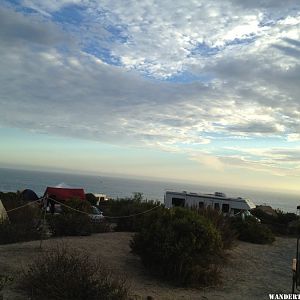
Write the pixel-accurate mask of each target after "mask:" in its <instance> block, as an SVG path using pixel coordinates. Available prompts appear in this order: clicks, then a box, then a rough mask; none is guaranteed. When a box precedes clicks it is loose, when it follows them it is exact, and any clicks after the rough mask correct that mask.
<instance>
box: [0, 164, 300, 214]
mask: <svg viewBox="0 0 300 300" xmlns="http://www.w3.org/2000/svg"><path fill="white" fill-rule="evenodd" d="M60 183H65V184H67V185H68V186H71V187H82V188H84V190H85V192H86V193H87V192H89V193H103V194H106V195H108V196H109V197H112V198H122V197H130V196H132V194H133V193H134V192H141V193H143V195H144V197H145V198H147V199H151V200H159V201H163V197H164V193H165V191H166V190H174V191H183V190H184V191H190V192H200V193H212V192H215V191H219V192H225V193H226V194H227V195H228V196H231V197H243V198H248V199H251V200H252V201H253V202H254V203H255V204H269V205H271V206H272V207H273V208H279V209H281V210H283V211H288V212H296V207H297V205H300V195H299V196H296V195H289V194H281V193H270V192H262V191H254V190H244V189H235V188H224V187H222V188H220V187H218V186H215V187H209V186H201V185H196V184H187V183H174V182H164V181H148V180H137V179H129V178H115V177H105V176H90V175H75V174H67V173H52V172H51V173H50V172H38V171H24V170H12V169H3V168H0V191H2V192H10V191H11V192H15V191H17V190H23V189H26V188H29V189H32V190H34V191H35V192H36V193H37V194H38V195H40V196H41V195H43V194H44V191H45V189H46V187H47V186H56V185H58V184H60Z"/></svg>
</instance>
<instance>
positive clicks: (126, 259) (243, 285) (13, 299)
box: [0, 232, 296, 300]
mask: <svg viewBox="0 0 300 300" xmlns="http://www.w3.org/2000/svg"><path fill="white" fill-rule="evenodd" d="M131 236H132V234H131V233H120V232H115V233H104V234H95V235H92V236H89V237H67V238H63V239H50V240H46V241H44V242H43V250H47V249H48V248H51V247H55V246H56V245H57V244H61V243H64V244H67V245H69V246H71V247H74V248H77V249H82V250H86V251H88V252H89V253H91V255H95V256H100V257H102V258H103V259H104V261H105V262H106V263H107V264H108V265H109V266H110V267H111V268H112V269H113V270H115V271H117V272H121V273H124V274H126V276H127V278H128V279H129V281H130V282H131V290H132V293H131V294H132V295H133V296H134V297H135V299H146V297H147V296H152V297H153V298H154V299H162V300H163V299H170V300H171V299H191V300H192V299H212V300H215V299H226V300H227V299H229V300H230V299H246V300H247V299H249V300H253V299H269V297H268V293H275V292H285V293H290V292H291V285H292V272H291V261H292V258H293V257H294V256H295V251H296V239H294V238H277V240H276V242H275V243H274V244H273V245H254V244H250V243H243V242H238V243H237V246H236V247H234V249H233V250H231V251H230V252H229V260H228V263H227V264H226V266H225V268H224V270H223V284H222V285H221V286H219V287H215V288H210V289H205V290H197V289H183V288H176V287H172V286H170V285H168V284H165V283H163V282H161V281H159V280H156V279H154V278H153V277H152V276H150V275H149V274H147V272H146V271H145V270H144V268H143V266H142V265H141V263H140V260H139V258H138V257H136V256H134V255H133V254H131V253H130V248H129V240H130V239H131ZM40 253H41V250H40V249H39V241H33V242H26V243H18V244H11V245H1V246H0V274H3V273H11V274H14V276H15V277H16V276H17V274H18V273H19V270H20V268H21V267H22V266H26V265H27V264H28V263H30V262H31V261H32V259H34V257H36V256H37V255H39V254H40ZM4 299H6V300H21V299H28V298H27V297H26V296H24V295H21V294H20V293H18V292H17V291H15V290H14V286H13V285H12V286H10V287H8V288H6V290H5V291H4Z"/></svg>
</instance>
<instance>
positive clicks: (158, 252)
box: [130, 208, 223, 286]
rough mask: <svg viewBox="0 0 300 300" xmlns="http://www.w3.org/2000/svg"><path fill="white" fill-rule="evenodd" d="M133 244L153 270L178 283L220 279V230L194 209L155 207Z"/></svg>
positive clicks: (132, 247)
mask: <svg viewBox="0 0 300 300" xmlns="http://www.w3.org/2000/svg"><path fill="white" fill-rule="evenodd" d="M130 246H131V249H132V251H133V253H135V254H137V255H139V256H140V257H141V260H142V263H143V264H144V265H145V266H146V267H147V268H148V269H149V270H150V271H151V272H153V273H154V274H156V275H159V276H161V277H162V278H164V279H166V280H169V281H171V282H173V283H175V284H179V285H197V286H206V285H209V284H214V283H216V282H217V281H218V280H219V275H220V270H219V267H220V263H222V261H220V257H222V252H223V247H222V240H221V236H220V233H219V231H218V230H217V229H216V228H215V226H214V225H213V224H212V223H211V222H210V221H209V220H208V219H206V218H205V217H203V216H200V215H198V214H197V212H195V211H192V210H188V209H183V208H176V209H170V210H168V209H163V208H159V209H156V210H154V212H153V213H152V214H151V216H147V218H145V220H144V222H143V223H142V225H141V228H140V230H139V232H138V233H136V234H135V235H134V237H133V240H132V241H131V243H130Z"/></svg>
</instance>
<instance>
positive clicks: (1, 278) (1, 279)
mask: <svg viewBox="0 0 300 300" xmlns="http://www.w3.org/2000/svg"><path fill="white" fill-rule="evenodd" d="M12 281H13V277H12V276H9V275H2V274H0V293H1V292H2V290H3V289H4V287H5V286H6V285H8V284H10V283H11V282H12ZM0 299H1V294H0Z"/></svg>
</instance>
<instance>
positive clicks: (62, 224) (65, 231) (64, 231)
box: [47, 198, 92, 236]
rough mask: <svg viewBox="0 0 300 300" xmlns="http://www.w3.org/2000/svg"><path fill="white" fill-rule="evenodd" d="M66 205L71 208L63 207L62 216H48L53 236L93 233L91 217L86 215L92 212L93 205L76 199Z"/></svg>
mask: <svg viewBox="0 0 300 300" xmlns="http://www.w3.org/2000/svg"><path fill="white" fill-rule="evenodd" d="M65 204H66V205H67V206H69V207H71V208H68V207H66V206H62V213H61V214H59V215H47V221H48V224H49V227H50V230H51V231H52V233H53V235H55V236H68V235H71V236H77V235H90V234H91V233H92V224H91V220H90V217H89V216H88V215H87V214H86V213H88V212H90V210H91V204H90V203H89V202H88V201H82V200H80V199H75V198H74V199H70V200H68V201H66V202H65ZM72 208H73V209H76V210H78V211H76V210H73V209H72ZM79 211H82V212H84V213H80V212H79Z"/></svg>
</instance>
